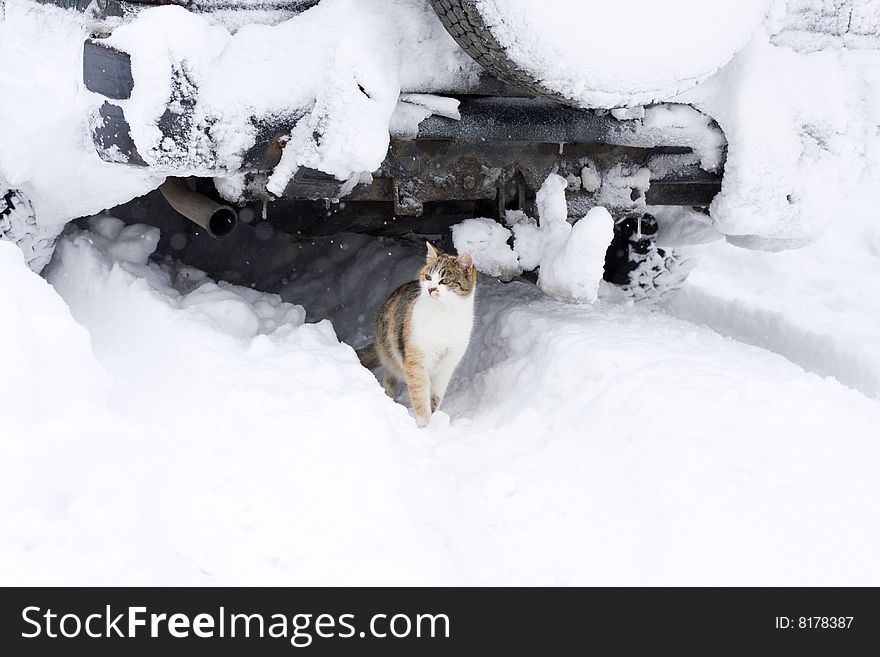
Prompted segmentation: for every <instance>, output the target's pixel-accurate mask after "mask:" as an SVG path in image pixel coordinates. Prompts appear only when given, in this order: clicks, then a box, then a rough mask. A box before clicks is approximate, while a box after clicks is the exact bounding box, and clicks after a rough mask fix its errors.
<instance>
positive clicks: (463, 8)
mask: <svg viewBox="0 0 880 657" xmlns="http://www.w3.org/2000/svg"><path fill="white" fill-rule="evenodd" d="M431 5H433V7H434V12H435V13H436V14H437V16H438V17H439V18H440V22H441V23H443V27H445V28H446V31H447V32H449V34H451V35H452V38H453V39H455V41H456V43H458V45H459V46H461V48H462V50H464V51H465V52H466V53H467V54H468V55H470V56H471V57H472V58H474V59H475V60H476V61H477V63H478V64H480V65H481V66H482V67H483V68H485V69H486V70H487V71H489V73H491V74H492V75H494V76H495V77H496V78H498V79H499V80H502V81H504V82H507V83H508V84H512V85H513V86H515V87H518V88H520V89H522V90H524V91H531V92H532V93H534V94H537V95H539V96H546V97H547V98H552V99H553V100H556V101H558V102H560V103H565V104H571V100H569V99H568V98H566V97H565V96H562V95H560V94H557V93H555V92H553V91H551V90H549V89H546V88H545V87H543V86H542V85H541V83H540V82H538V81H537V80H536V79H535V78H534V76H532V75H529V74H528V73H526V72H525V71H523V70H522V69H521V68H520V67H519V66H517V65H516V64H515V63H514V62H513V61H512V60H511V59H510V58H509V57H508V56H507V52H506V51H505V49H504V47H503V46H502V45H501V44H500V43H498V41H497V40H496V39H495V37H494V36H493V35H492V31H491V30H490V29H489V27H488V26H487V25H486V23H485V21H483V17H482V16H481V15H480V12H479V10H478V9H477V7H476V5H475V2H474V0H431Z"/></svg>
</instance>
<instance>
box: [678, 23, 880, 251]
mask: <svg viewBox="0 0 880 657" xmlns="http://www.w3.org/2000/svg"><path fill="white" fill-rule="evenodd" d="M679 100H681V101H683V102H691V103H693V104H694V105H695V106H696V107H697V109H700V110H701V111H703V112H705V113H706V114H708V115H710V116H712V117H713V118H715V120H716V121H718V123H719V124H720V126H721V128H722V129H723V130H724V133H725V135H726V136H727V140H728V144H729V146H728V153H727V161H726V163H725V166H724V179H723V182H722V189H721V193H720V194H718V195H717V196H716V197H715V199H714V200H713V201H712V205H711V208H710V210H711V215H712V219H713V222H714V223H715V226H716V227H717V229H718V230H720V231H721V232H722V233H725V234H727V235H734V236H738V238H739V242H738V243H739V244H740V245H742V246H746V247H749V248H780V247H791V246H801V245H803V244H806V243H808V242H810V241H813V240H815V239H817V238H818V237H819V236H820V235H821V234H822V232H823V231H825V230H827V229H828V227H829V226H830V225H832V224H833V223H834V222H835V221H839V220H840V208H841V207H843V206H847V205H849V204H850V203H851V201H852V200H853V199H854V198H855V199H860V200H861V201H862V211H866V212H872V211H873V208H872V206H873V205H874V202H873V196H874V195H875V194H876V192H877V191H880V134H878V130H877V128H878V121H877V116H878V114H880V51H877V50H852V49H841V50H833V49H829V50H823V51H821V52H814V53H803V52H796V51H794V50H791V49H788V48H784V47H778V46H773V45H771V44H770V43H769V41H768V36H767V34H766V33H762V34H759V35H757V36H756V37H755V38H754V40H753V42H752V43H751V44H750V45H749V46H748V47H747V48H746V49H744V50H743V51H742V52H741V53H740V54H739V55H738V56H737V57H736V58H735V59H734V60H733V61H732V62H731V63H730V65H729V66H727V67H725V68H724V69H722V70H721V71H720V72H719V74H718V75H716V76H714V77H712V78H711V79H710V80H708V81H707V82H705V83H704V84H703V85H701V86H700V87H698V88H696V89H694V90H693V91H691V92H688V93H687V94H685V95H683V96H681V97H680V98H679Z"/></svg>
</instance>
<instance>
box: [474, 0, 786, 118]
mask: <svg viewBox="0 0 880 657" xmlns="http://www.w3.org/2000/svg"><path fill="white" fill-rule="evenodd" d="M478 6H479V8H480V11H481V14H482V15H483V17H484V18H485V21H486V23H487V24H488V26H489V28H490V31H491V33H492V35H493V36H494V37H495V39H496V40H497V41H498V42H499V43H500V44H501V45H502V46H503V47H505V49H506V51H507V55H508V57H510V59H511V60H513V62H515V63H516V64H517V65H518V66H519V67H520V68H521V69H522V70H524V71H526V72H528V73H529V74H530V75H531V76H532V77H533V78H534V79H535V80H537V81H539V82H540V83H541V84H542V85H543V86H544V87H545V88H547V89H549V90H551V91H554V92H556V93H558V94H560V95H562V96H564V97H566V98H569V99H571V100H574V101H576V102H577V103H578V104H579V105H580V106H582V107H605V108H611V107H619V106H632V105H644V104H649V103H655V102H659V101H663V100H668V99H669V98H671V97H672V96H675V95H676V94H677V93H680V92H682V91H684V90H685V89H688V88H690V87H692V86H694V85H695V84H696V83H698V82H700V81H701V80H704V79H705V78H707V77H708V76H710V75H711V74H712V73H714V72H715V71H717V70H718V68H720V67H721V65H723V64H724V63H725V62H727V61H728V60H729V59H730V58H731V57H732V56H733V54H734V53H735V52H737V50H739V49H740V48H742V47H743V46H744V45H745V44H746V43H747V42H748V40H749V37H750V36H751V35H752V33H753V32H754V31H755V30H756V29H758V27H759V26H760V24H761V21H762V19H763V18H764V16H765V14H766V12H767V9H768V8H769V6H770V1H769V0H724V1H719V0H716V1H715V2H693V1H692V0H664V1H663V2H656V1H655V0H617V2H604V1H591V2H576V3H575V2H571V1H570V0H544V1H543V2H533V1H532V0H479V2H478Z"/></svg>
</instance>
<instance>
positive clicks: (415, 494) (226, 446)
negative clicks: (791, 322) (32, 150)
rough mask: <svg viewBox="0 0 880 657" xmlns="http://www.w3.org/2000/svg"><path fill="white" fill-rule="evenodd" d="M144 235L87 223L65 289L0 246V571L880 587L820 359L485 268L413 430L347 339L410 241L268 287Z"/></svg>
mask: <svg viewBox="0 0 880 657" xmlns="http://www.w3.org/2000/svg"><path fill="white" fill-rule="evenodd" d="M156 238H157V235H156V234H155V229H149V228H143V227H132V228H126V229H124V230H123V227H122V225H121V224H120V223H117V222H116V221H115V220H112V219H109V218H101V219H96V220H93V221H92V223H91V230H90V231H72V232H70V233H69V234H68V235H67V236H66V237H65V238H64V239H63V242H62V243H61V245H60V247H59V249H58V251H57V252H56V257H55V260H54V262H53V264H52V265H51V267H50V269H49V271H48V273H47V277H48V280H49V281H50V282H51V283H52V285H54V288H55V289H54V290H53V288H52V287H50V286H49V285H48V284H47V283H46V282H44V281H43V280H41V279H40V278H38V277H37V276H36V275H35V274H33V273H31V272H30V271H28V270H27V269H26V267H25V265H24V264H23V262H22V260H21V257H20V254H19V252H18V251H17V249H16V248H15V247H13V246H11V245H9V244H5V243H3V244H0V263H2V268H3V272H2V273H3V280H4V281H10V285H4V287H3V290H2V291H3V294H2V297H0V303H2V304H3V305H2V308H0V312H2V315H3V317H4V322H3V323H2V324H0V332H2V334H3V335H2V339H3V340H4V341H5V342H4V343H5V344H10V343H11V341H15V342H16V343H17V344H21V349H20V350H19V351H16V352H13V353H11V354H8V355H7V356H6V358H5V363H4V370H3V374H4V377H3V378H4V386H3V387H4V390H5V391H6V392H5V393H4V395H5V399H6V400H7V403H5V404H4V408H5V409H8V410H6V412H4V413H3V414H2V415H0V434H2V435H3V437H4V440H3V441H2V447H0V449H2V451H3V454H2V458H0V515H2V521H0V534H2V536H0V581H3V582H4V583H10V584H11V583H20V584H34V583H52V584H62V583H63V584H70V583H87V584H98V583H113V584H123V583H142V584H158V583H165V584H170V583H175V584H194V583H199V584H221V583H222V584H244V583H247V584H361V583H373V584H417V583H432V584H455V583H460V584H489V583H494V584H513V583H528V584H661V583H666V584H685V583H691V584H710V583H717V584H721V583H727V584H746V583H749V584H811V583H813V584H868V583H874V584H876V583H878V582H880V565H878V562H877V559H876V554H877V552H878V549H880V530H878V525H877V522H876V519H877V518H878V512H880V477H878V476H877V473H878V472H880V441H878V438H877V426H878V423H880V403H878V401H877V400H876V399H870V398H868V397H866V396H865V395H863V394H861V393H860V392H858V391H855V390H852V389H850V388H848V387H846V386H844V385H842V384H841V383H840V382H838V381H837V380H835V379H833V378H821V377H819V376H817V375H815V374H812V373H808V372H805V371H804V370H803V369H801V368H800V367H798V366H796V365H794V364H792V363H791V362H789V361H788V360H786V359H785V358H783V357H782V356H780V355H778V354H775V353H772V352H770V351H767V350H764V349H760V348H758V347H754V346H749V345H745V344H743V343H740V342H736V341H734V340H731V339H729V338H725V337H722V336H720V335H718V334H716V333H715V332H713V331H711V330H709V329H706V328H701V327H699V326H696V325H694V324H691V323H689V322H687V321H684V320H681V319H676V318H674V317H672V316H670V315H668V314H667V313H665V312H664V311H662V310H660V309H656V308H654V309H651V308H646V307H641V306H631V305H627V304H614V303H611V302H606V301H601V300H600V301H599V302H598V303H597V304H595V305H593V306H578V305H567V304H562V303H559V302H557V301H554V300H551V299H549V298H547V297H545V296H543V295H542V294H541V293H540V292H539V291H538V290H536V289H535V288H532V287H530V286H527V285H524V284H521V283H511V284H507V285H503V284H501V283H497V282H494V281H491V280H490V279H485V280H481V282H480V285H479V287H478V318H477V328H476V330H475V334H474V338H473V341H472V345H471V348H470V350H469V352H468V354H467V355H466V357H465V360H464V362H463V364H462V367H461V369H460V371H459V372H458V374H457V376H456V377H455V379H454V381H453V385H452V388H451V391H450V393H449V395H448V397H447V402H445V409H444V410H443V411H442V412H441V413H438V414H437V415H436V416H435V417H434V418H433V419H432V422H431V424H430V426H429V427H428V428H427V429H424V430H419V429H417V428H416V427H415V423H414V421H413V420H412V418H411V417H410V415H409V413H408V411H407V409H406V408H405V407H404V406H403V405H401V404H399V403H395V402H394V401H392V400H391V399H389V398H387V397H385V396H384V393H383V392H382V389H381V387H380V385H379V383H378V382H377V381H376V379H375V378H374V377H373V376H372V375H371V374H370V373H369V372H368V371H366V370H364V369H363V368H361V367H360V365H359V364H358V362H357V359H356V357H355V354H354V351H353V349H351V348H350V347H348V346H346V345H345V344H343V343H340V342H339V340H338V339H337V335H338V336H339V337H343V338H344V339H346V340H348V341H349V342H351V343H352V344H355V345H357V344H358V343H359V342H360V341H362V340H363V339H364V337H365V336H366V335H367V334H368V332H369V324H370V321H371V313H372V312H374V309H375V307H376V305H377V303H378V301H377V300H379V299H381V298H382V297H383V296H384V295H385V294H386V293H387V292H388V291H389V290H390V289H392V288H393V287H394V286H395V285H396V284H398V283H399V282H401V281H403V280H406V279H408V278H411V277H412V276H413V273H414V272H415V270H416V268H417V267H418V264H419V261H420V259H421V257H422V253H423V248H422V245H421V244H405V243H403V244H402V243H397V242H391V241H388V240H376V239H371V238H366V237H357V236H346V237H344V238H342V239H336V240H333V241H332V242H331V241H329V240H328V241H326V242H323V243H317V244H316V245H315V246H312V245H308V244H307V245H303V246H301V247H300V246H296V245H291V246H290V249H289V254H288V255H289V258H288V262H287V263H286V264H285V265H284V267H285V268H286V269H287V270H289V272H290V274H289V280H288V281H287V285H286V286H284V285H282V286H281V288H280V291H281V297H279V296H275V295H270V294H264V293H259V292H256V291H254V290H252V289H250V288H243V287H235V286H231V285H228V284H222V283H221V284H220V285H216V284H214V283H213V282H211V281H210V280H208V279H206V278H205V277H204V276H203V275H201V274H200V272H198V271H197V270H194V269H193V268H191V267H186V266H181V265H179V264H177V265H176V264H174V263H170V262H163V263H162V264H157V263H147V255H148V254H149V253H150V252H151V251H152V249H153V247H154V246H155V243H156ZM282 297H283V298H284V299H287V300H289V301H296V302H299V303H302V304H304V305H305V306H306V308H307V309H308V311H309V320H310V321H309V322H304V319H305V317H306V313H305V311H304V309H303V308H302V307H300V306H296V305H292V304H290V303H287V302H285V301H282ZM68 307H69V309H70V310H69V311H68ZM318 317H327V318H330V319H332V320H333V322H334V324H333V325H331V324H330V323H329V322H328V321H319V322H317V323H313V322H311V320H312V319H313V318H314V319H317V318H318ZM10 319H11V320H14V321H12V322H10V321H9V320H10ZM82 327H85V329H86V330H87V331H88V333H86V330H83V328H82ZM89 341H90V342H91V349H90V348H89Z"/></svg>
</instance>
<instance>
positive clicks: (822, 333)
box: [672, 199, 880, 397]
mask: <svg viewBox="0 0 880 657" xmlns="http://www.w3.org/2000/svg"><path fill="white" fill-rule="evenodd" d="M837 212H838V216H837V217H836V218H835V222H834V224H832V226H831V227H830V228H829V229H828V230H827V231H826V232H825V233H824V234H823V235H822V236H821V237H820V238H819V239H818V240H817V241H816V242H815V243H814V244H810V245H808V246H806V247H804V248H802V249H797V250H793V251H787V252H782V253H764V252H757V251H747V250H743V249H738V248H736V247H733V246H730V245H729V244H726V243H724V242H723V241H722V242H715V243H711V244H707V245H705V246H701V247H698V248H694V249H692V250H691V253H692V254H693V256H694V257H695V258H696V259H697V261H698V263H699V264H698V266H697V267H696V269H694V271H693V272H692V274H691V277H690V278H689V279H688V284H687V285H686V287H685V288H684V289H683V290H682V292H681V294H680V295H679V296H678V297H677V298H676V299H675V300H674V303H673V306H672V310H673V311H674V312H675V313H676V314H677V315H679V316H681V317H684V318H686V319H690V320H692V321H696V322H700V323H702V324H706V325H708V326H711V327H712V328H714V329H715V330H717V331H719V332H721V333H723V334H725V335H730V336H733V337H736V338H737V339H739V340H743V341H745V342H750V343H752V344H757V345H759V346H762V347H765V348H767V349H771V350H773V351H775V352H778V353H780V354H783V355H784V356H786V357H787V358H789V359H790V360H792V361H793V362H795V363H797V364H799V365H800V366H801V367H804V368H805V369H807V370H810V371H812V372H816V373H817V374H820V375H822V376H834V377H836V378H837V379H839V380H840V381H842V382H843V383H845V384H847V385H849V386H851V387H853V388H856V389H858V390H861V391H862V392H864V393H865V394H867V395H870V396H872V397H880V344H878V341H877V332H878V328H880V304H878V303H877V290H878V289H880V225H878V222H877V217H876V214H872V213H869V212H865V211H864V210H863V209H862V208H861V207H860V202H859V200H858V199H852V200H851V201H850V202H849V203H847V204H845V205H843V206H841V207H840V208H839V210H838V211H837Z"/></svg>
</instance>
